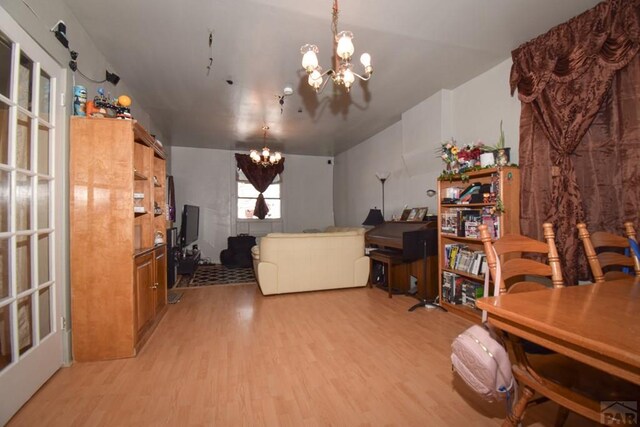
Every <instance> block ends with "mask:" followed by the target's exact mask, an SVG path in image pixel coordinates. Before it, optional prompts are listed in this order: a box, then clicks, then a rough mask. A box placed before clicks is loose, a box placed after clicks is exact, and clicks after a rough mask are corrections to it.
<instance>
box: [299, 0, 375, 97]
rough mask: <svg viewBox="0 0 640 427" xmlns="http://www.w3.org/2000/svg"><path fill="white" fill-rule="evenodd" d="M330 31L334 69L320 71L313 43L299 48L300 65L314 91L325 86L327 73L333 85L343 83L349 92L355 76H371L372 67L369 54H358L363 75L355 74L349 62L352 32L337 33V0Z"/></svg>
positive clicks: (319, 90)
mask: <svg viewBox="0 0 640 427" xmlns="http://www.w3.org/2000/svg"><path fill="white" fill-rule="evenodd" d="M331 31H332V32H333V38H334V43H333V51H334V57H335V64H334V68H335V69H329V70H327V71H325V72H324V73H323V72H322V67H320V66H319V65H318V56H317V54H318V52H319V50H318V46H316V45H314V44H305V45H304V46H302V47H301V48H300V53H301V54H302V67H303V68H304V69H305V71H306V72H307V74H308V75H309V78H308V80H307V82H308V83H309V86H311V87H312V88H314V89H315V90H316V92H322V90H323V89H324V87H325V86H326V84H327V82H328V81H329V79H326V80H325V79H324V76H327V75H328V76H330V77H331V79H332V80H333V83H334V84H335V85H337V86H340V85H344V87H345V88H346V89H347V92H349V90H350V89H351V85H353V82H355V80H356V77H358V78H359V79H361V80H364V81H367V80H369V79H370V78H371V74H372V73H373V67H372V66H371V55H369V54H368V53H363V54H362V56H360V62H361V63H362V65H363V67H364V76H361V75H359V74H356V73H355V72H354V71H353V65H352V64H351V56H352V55H353V53H354V52H355V47H354V46H353V33H352V32H351V31H340V32H339V33H338V0H333V13H332V19H331ZM323 83H324V84H323Z"/></svg>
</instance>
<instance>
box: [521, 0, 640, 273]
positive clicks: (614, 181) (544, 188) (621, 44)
mask: <svg viewBox="0 0 640 427" xmlns="http://www.w3.org/2000/svg"><path fill="white" fill-rule="evenodd" d="M639 47H640V0H609V1H606V2H602V3H599V4H598V5H597V6H596V7H594V8H593V9H590V10H588V11H587V12H585V13H583V14H581V15H579V16H576V17H575V18H573V19H571V20H570V21H568V22H567V23H565V24H562V25H559V26H557V27H555V28H553V29H552V30H550V31H549V32H548V33H546V34H544V35H541V36H539V37H537V38H535V39H533V40H531V41H530V42H527V43H525V44H524V45H522V46H520V47H518V48H517V49H516V50H514V51H513V52H512V58H513V66H512V69H511V91H512V94H513V92H514V91H515V90H516V89H517V90H518V98H519V99H520V101H521V102H522V110H521V117H520V153H519V154H520V167H521V169H522V174H521V176H522V183H521V212H520V214H521V217H520V218H521V220H520V226H521V230H522V233H523V234H525V235H527V236H530V237H534V238H537V239H538V240H542V238H543V236H542V223H544V222H545V221H549V222H552V223H554V224H555V226H556V241H557V246H558V251H559V253H560V256H561V260H562V261H563V275H564V280H565V283H566V284H568V285H571V284H575V283H577V280H578V278H581V279H586V278H587V274H588V272H587V263H586V259H585V256H584V251H583V249H582V245H581V243H580V242H579V240H578V236H577V231H576V224H577V223H578V222H580V221H586V222H587V225H588V226H589V229H590V231H591V232H593V231H596V230H599V229H600V230H607V231H612V232H621V231H622V225H623V222H624V221H625V220H629V219H631V220H636V219H637V215H638V197H637V196H638V190H637V187H638V184H639V183H640V175H639V174H638V171H637V170H638V167H637V166H638V150H639V147H638V143H639V142H640V141H638V134H639V132H638V128H639V126H640V114H639V108H638V84H639V80H640V74H638V71H639V68H638V64H637V61H638V57H637V56H636V54H637V52H638V49H639ZM627 66H629V67H628V68H625V67H627ZM634 187H635V188H634ZM612 203H613V204H615V205H614V206H612V205H611V204H612Z"/></svg>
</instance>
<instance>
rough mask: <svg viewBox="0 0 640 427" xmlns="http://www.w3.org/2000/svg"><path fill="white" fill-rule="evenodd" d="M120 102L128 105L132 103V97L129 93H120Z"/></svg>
mask: <svg viewBox="0 0 640 427" xmlns="http://www.w3.org/2000/svg"><path fill="white" fill-rule="evenodd" d="M118 104H120V105H122V106H123V107H128V106H130V105H131V98H129V97H128V96H127V95H120V96H119V97H118Z"/></svg>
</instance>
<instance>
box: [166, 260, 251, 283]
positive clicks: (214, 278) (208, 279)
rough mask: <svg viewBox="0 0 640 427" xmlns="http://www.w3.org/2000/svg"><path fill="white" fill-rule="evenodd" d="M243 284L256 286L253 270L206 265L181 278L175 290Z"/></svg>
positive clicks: (249, 268)
mask: <svg viewBox="0 0 640 427" xmlns="http://www.w3.org/2000/svg"><path fill="white" fill-rule="evenodd" d="M243 284H256V277H255V276H254V274H253V268H251V267H248V268H227V267H225V266H224V265H221V264H207V265H199V266H198V268H197V269H196V272H195V273H194V274H193V275H191V276H183V277H181V278H180V281H179V282H178V283H177V284H176V288H197V287H200V286H212V285H243Z"/></svg>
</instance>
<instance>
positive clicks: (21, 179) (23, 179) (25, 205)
mask: <svg viewBox="0 0 640 427" xmlns="http://www.w3.org/2000/svg"><path fill="white" fill-rule="evenodd" d="M31 193H32V191H31V178H30V177H29V176H27V175H25V174H23V173H20V172H18V173H16V230H18V231H21V230H29V229H30V228H31V197H32V194H31Z"/></svg>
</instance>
